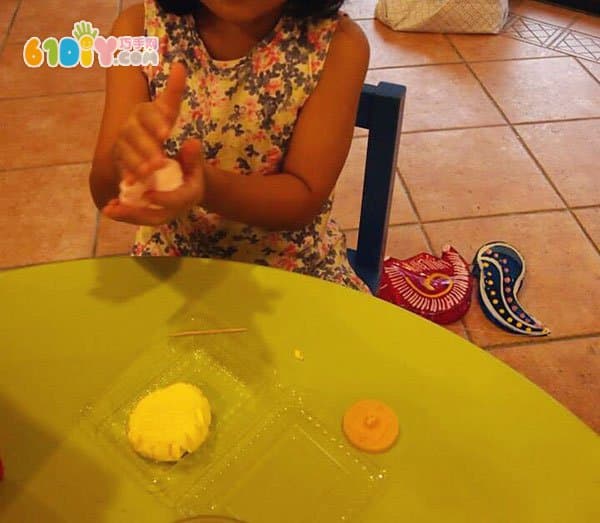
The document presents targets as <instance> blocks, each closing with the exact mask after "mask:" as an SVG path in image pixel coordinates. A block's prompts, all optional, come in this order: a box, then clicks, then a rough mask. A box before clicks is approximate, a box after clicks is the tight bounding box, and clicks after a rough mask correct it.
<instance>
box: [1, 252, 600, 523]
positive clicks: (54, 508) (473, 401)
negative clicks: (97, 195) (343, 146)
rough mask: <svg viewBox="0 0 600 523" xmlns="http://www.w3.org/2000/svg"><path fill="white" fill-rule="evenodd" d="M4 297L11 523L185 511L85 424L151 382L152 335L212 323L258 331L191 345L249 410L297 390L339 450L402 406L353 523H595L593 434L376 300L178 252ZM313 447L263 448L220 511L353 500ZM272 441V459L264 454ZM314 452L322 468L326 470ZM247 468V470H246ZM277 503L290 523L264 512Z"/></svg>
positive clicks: (294, 508)
mask: <svg viewBox="0 0 600 523" xmlns="http://www.w3.org/2000/svg"><path fill="white" fill-rule="evenodd" d="M0 296H2V308H3V314H2V315H1V319H0V339H1V340H2V348H1V350H0V420H1V422H0V457H1V458H2V460H3V461H4V465H5V478H4V480H3V481H2V482H1V483H0V520H2V521H44V522H50V521H144V522H150V521H157V522H158V521H174V520H175V519H177V518H178V517H179V516H181V512H180V511H178V510H177V506H173V505H171V504H168V503H164V500H163V499H162V498H161V497H160V496H157V495H156V493H154V492H153V491H152V490H151V489H148V488H145V487H144V485H143V484H142V483H141V482H140V481H138V480H137V479H136V478H135V477H133V476H132V475H131V474H130V473H129V469H128V468H127V467H124V466H123V461H122V460H120V459H113V457H112V456H113V454H112V453H111V449H109V448H108V447H107V446H106V445H104V444H101V443H100V439H101V437H100V436H97V437H95V436H94V434H93V433H92V432H91V431H89V430H88V428H86V419H87V418H86V416H87V413H88V411H89V410H90V409H91V410H92V411H94V409H95V408H96V407H95V406H96V405H97V404H99V403H98V402H101V400H102V398H104V397H107V395H109V394H115V392H114V387H113V385H114V384H115V383H126V382H127V381H123V376H129V377H131V376H133V377H136V379H137V378H139V379H142V378H143V377H145V376H143V374H144V371H143V369H144V367H143V365H141V366H140V364H139V362H140V361H143V359H144V357H145V354H146V348H150V347H154V349H153V350H161V349H160V347H159V348H158V349H156V347H157V340H158V345H160V341H161V340H163V341H164V343H165V344H167V343H168V340H173V338H168V335H169V334H171V333H173V332H178V331H181V330H186V329H190V328H192V329H201V328H209V327H245V328H247V329H248V332H247V333H241V334H220V335H214V336H202V337H198V338H194V340H193V343H195V344H196V346H197V345H198V344H199V345H200V346H202V347H203V348H204V349H206V350H208V351H210V350H212V349H211V347H215V348H214V350H215V351H218V350H221V351H222V352H221V356H222V357H223V358H224V359H223V360H222V361H221V365H222V366H223V367H227V366H230V367H232V368H229V369H228V370H227V369H226V370H227V372H228V373H229V375H231V376H230V377H231V379H234V378H235V380H236V383H238V384H241V385H240V386H244V387H246V386H248V389H247V391H250V392H249V396H248V397H250V396H251V395H252V394H254V393H257V391H259V390H262V391H263V394H264V395H265V396H266V397H268V396H269V395H277V392H275V391H276V390H278V389H277V387H279V386H281V384H283V386H284V388H285V391H286V392H285V394H288V392H289V391H291V396H294V395H296V396H298V397H300V400H301V401H303V402H304V403H303V404H304V405H306V406H307V409H308V410H310V412H311V413H313V415H314V416H315V417H316V418H318V419H319V420H321V421H322V423H323V427H327V430H324V433H325V434H326V436H323V437H324V438H325V439H324V440H323V441H325V440H327V441H329V440H331V441H333V442H335V444H337V443H340V445H339V447H340V448H342V446H343V445H344V444H345V442H344V441H343V440H344V438H343V435H342V431H341V419H342V416H343V413H344V411H345V409H346V408H347V407H349V406H350V405H351V404H353V403H354V402H355V401H357V400H360V399H363V398H374V399H378V400H381V401H384V402H385V403H387V404H388V405H390V406H391V407H392V408H393V409H394V410H395V412H396V413H397V415H398V418H399V422H400V436H399V439H398V441H397V443H396V445H395V446H394V447H393V448H392V449H391V450H390V451H389V452H387V453H384V454H380V455H364V456H361V455H360V453H359V452H358V451H356V452H357V454H358V455H359V457H358V460H356V459H355V460H354V462H356V463H359V461H360V463H365V464H367V465H368V467H364V466H363V468H362V470H363V471H364V470H367V468H369V467H371V468H369V470H377V471H381V472H382V474H381V478H380V479H381V480H380V481H379V480H378V481H377V485H376V489H377V490H376V491H374V494H373V495H372V496H371V497H370V498H369V499H368V502H365V505H364V506H363V508H362V509H361V511H359V512H357V513H356V514H355V515H354V516H353V517H352V518H348V519H347V520H348V521H362V522H377V523H383V522H396V521H410V522H411V523H417V522H425V521H427V522H442V521H443V522H444V523H451V522H471V521H477V522H479V521H485V522H487V523H490V522H511V523H517V522H524V523H525V522H526V523H533V522H543V523H549V522H566V521H572V522H578V523H584V522H590V523H591V522H595V521H600V503H599V502H598V500H599V499H600V444H599V439H598V437H597V435H596V434H595V433H594V432H593V431H592V430H590V429H589V428H588V427H587V426H586V425H584V424H583V423H582V422H581V421H580V420H578V419H577V418H576V417H575V416H574V415H572V414H571V413H570V412H568V411H567V410H566V409H565V408H563V407H562V406H561V405H559V404H558V403H557V402H556V401H554V400H553V399H552V398H551V397H550V396H548V395H547V394H545V393H544V392H542V391H541V390H540V389H539V388H537V387H536V386H535V385H533V384H532V383H530V382H529V381H527V380H526V379H525V378H523V377H522V376H521V375H519V374H517V373H516V372H514V371H513V370H511V369H510V368H508V367H507V366H505V365H504V364H502V363H500V362H499V361H497V360H496V359H494V358H493V357H492V356H490V355H489V354H487V353H486V352H485V351H483V350H481V349H479V348H477V347H475V346H473V345H471V344H469V343H468V342H467V341H465V340H463V339H462V338H460V337H458V336H456V335H454V334H452V333H450V332H448V331H447V330H445V329H443V328H441V327H438V326H436V325H434V324H432V323H429V322H427V321H425V320H422V319H421V318H419V317H416V316H414V315H412V314H409V313H408V312H405V311H403V310H402V309H400V308H398V307H395V306H393V305H390V304H388V303H385V302H383V301H380V300H377V299H375V298H372V297H370V296H367V295H363V294H361V293H358V292H355V291H351V290H348V289H345V288H342V287H340V286H336V285H333V284H330V283H326V282H322V281H319V280H317V279H314V278H309V277H305V276H300V275H296V274H292V273H288V272H285V271H281V270H274V269H269V268H264V267H259V266H251V265H245V264H238V263H232V262H219V261H211V260H198V259H176V258H173V259H166V258H150V259H147V258H142V259H134V258H104V259H93V260H82V261H74V262H65V263H57V264H49V265H41V266H35V267H29V268H22V269H15V270H10V271H5V272H2V273H0ZM200 338H201V339H200ZM182 342H183V339H182ZM186 343H192V340H190V339H187V341H186ZM219 347H220V349H219ZM204 349H203V350H204ZM178 350H184V351H185V350H187V349H185V348H183V349H178ZM215 353H216V352H215ZM170 357H179V356H178V355H177V354H175V353H173V352H170ZM236 358H237V359H236ZM153 361H156V360H153ZM236 362H237V363H236ZM236 365H237V367H236ZM233 367H235V368H233ZM148 368H149V367H148ZM186 368H187V367H186ZM188 370H190V369H189V368H188ZM128 373H129V374H128ZM236 373H237V374H238V375H237V376H233V374H236ZM232 383H233V382H232ZM269 383H273V384H275V383H277V384H278V385H277V386H273V388H269V387H271V385H266V384H269ZM263 385H264V387H263ZM236 386H237V385H236ZM261 387H262V388H261ZM281 390H282V391H283V390H284V389H283V388H282V389H281ZM111 391H112V392H111ZM228 392H229V391H228ZM282 394H283V392H282ZM244 410H245V408H244V407H243V406H242V409H241V410H240V411H238V412H240V415H242V414H243V413H244ZM248 412H249V410H248ZM217 416H218V412H217ZM313 428H314V427H313ZM299 430H300V429H299ZM319 430H321V429H319ZM218 436H219V433H218V431H215V437H216V440H217V441H218V440H219V438H218ZM282 437H283V436H282ZM311 437H312V436H311ZM311 437H308V436H307V438H308V439H307V441H308V440H309V439H311ZM292 440H293V441H294V442H296V443H297V438H296V437H295V436H293V437H292V438H291V440H290V441H292ZM313 443H314V442H312V440H311V443H310V445H308V444H307V445H308V446H306V448H305V449H304V450H302V451H301V452H300V453H301V454H302V455H301V456H295V457H294V456H289V461H287V460H288V457H286V456H285V453H286V452H288V454H291V450H292V449H293V448H294V446H293V444H292V443H289V448H288V447H285V448H286V449H288V450H284V451H281V452H280V454H279V455H278V459H280V461H281V460H284V463H283V464H282V463H277V462H276V460H274V458H273V460H271V461H272V462H273V465H269V463H271V461H269V459H270V458H269V459H267V458H266V457H264V456H262V455H261V454H259V453H258V450H252V449H251V450H250V451H249V452H250V454H252V453H253V452H256V453H257V454H256V455H254V456H251V457H252V459H251V460H249V458H247V460H246V461H247V463H252V467H255V465H254V464H257V465H256V467H258V466H259V464H262V465H261V466H262V467H263V468H264V469H265V470H262V471H258V469H257V470H256V471H254V472H252V473H250V472H248V473H247V474H250V475H249V476H248V478H250V479H252V477H257V478H260V479H259V480H257V481H251V480H244V481H245V483H244V484H243V486H241V487H239V488H237V490H236V492H237V493H238V494H236V495H237V496H241V498H243V500H242V502H240V503H238V502H237V501H236V499H234V498H235V496H233V495H231V496H229V498H227V496H226V495H225V493H224V491H223V492H222V494H223V496H224V497H223V496H222V498H223V499H225V498H227V499H229V501H228V502H227V503H225V504H224V505H223V506H224V507H237V509H236V510H237V513H236V514H234V513H232V512H234V511H233V510H230V511H229V514H228V515H230V516H240V519H241V518H242V517H248V515H250V517H254V518H255V519H254V521H252V520H249V521H250V523H269V521H270V518H271V517H273V519H272V520H273V521H279V522H282V521H284V520H285V521H286V523H292V522H296V521H314V522H317V521H319V518H318V517H317V516H316V515H315V516H314V517H313V516H310V514H311V513H313V512H314V511H315V510H316V512H314V514H317V513H320V512H319V511H318V510H317V509H319V510H320V509H321V508H323V507H324V506H325V505H326V504H327V499H329V498H327V499H325V498H323V496H324V495H327V496H331V499H334V498H335V496H342V497H341V498H340V499H343V494H344V492H341V493H340V492H333V491H331V492H329V491H328V492H325V493H324V492H321V491H320V490H319V489H320V486H319V485H320V482H321V480H323V481H325V480H326V479H327V478H328V477H329V476H328V475H329V474H330V472H331V474H332V475H331V478H333V477H337V476H335V475H336V474H342V475H343V474H344V473H346V472H347V473H348V476H347V479H348V481H351V482H352V481H354V483H352V488H355V489H358V490H357V492H359V490H360V485H359V483H360V481H362V480H361V479H360V478H358V476H353V475H352V474H354V472H353V470H351V467H350V468H344V467H345V464H344V463H343V462H342V461H336V459H337V458H335V459H334V457H331V462H328V464H326V465H323V468H322V470H321V469H320V468H319V470H314V469H313V468H311V464H313V461H311V460H312V459H313V458H311V457H310V452H312V451H313V450H311V449H313V446H312V445H313ZM294 444H295V443H294ZM277 445H278V443H273V444H269V445H263V452H265V450H264V449H266V448H269V452H271V451H272V449H273V448H275V447H276V446H277ZM286 445H288V444H287V443H286ZM315 445H316V446H315V447H314V448H317V447H318V448H319V450H318V452H317V451H315V452H317V454H318V456H317V457H316V458H314V463H315V464H319V467H320V466H321V461H322V459H325V458H323V456H325V455H327V456H328V458H327V459H329V457H330V456H329V454H328V453H327V451H326V450H323V448H321V446H320V444H319V443H318V442H317V443H315ZM309 446H310V449H309V450H306V449H308V447H309ZM249 448H250V447H249ZM252 448H254V447H252ZM113 450H114V449H113ZM305 451H306V452H308V453H306V454H305ZM321 451H323V452H321ZM273 452H274V451H273ZM315 455H316V454H315ZM347 455H348V456H350V453H348V454H347ZM269 456H271V454H269ZM352 456H355V454H352ZM271 457H272V456H271ZM342 457H343V456H342ZM132 459H133V458H132ZM348 459H349V458H348ZM305 462H306V463H308V466H303V463H305ZM349 463H350V461H349ZM271 466H273V467H277V470H276V471H275V469H273V472H274V474H270V472H271V471H270V469H269V467H271ZM252 467H249V466H248V465H244V466H243V467H239V468H238V475H240V477H241V476H244V477H246V475H247V474H246V471H247V469H249V468H252ZM286 467H287V468H286ZM330 469H331V471H330ZM252 470H254V468H253V469H252ZM357 470H358V469H357ZM252 474H255V476H252ZM261 474H262V475H261ZM282 475H283V476H285V478H282V477H281V476H282ZM273 476H275V477H273ZM340 477H341V476H340ZM344 477H345V476H344ZM248 478H246V479H248ZM357 478H358V479H357ZM371 479H372V478H371ZM240 481H241V480H240ZM286 481H287V482H288V483H289V484H288V483H285V482H286ZM294 481H297V482H296V483H294ZM265 482H266V483H265ZM232 488H233V486H232ZM192 490H193V489H192ZM234 490H235V489H234ZM341 490H343V489H341ZM305 492H306V496H309V497H308V498H306V499H305V497H304V496H305ZM227 495H229V494H227ZM274 498H278V499H279V500H280V505H281V506H284V507H288V508H289V512H288V514H289V516H288V517H285V516H283V518H284V519H281V518H282V516H281V515H279V516H271V514H272V511H271V512H269V510H271V509H268V510H267V509H266V508H264V507H266V506H271V505H272V504H273V503H274V501H273V499H274ZM336 499H337V498H336ZM315 500H317V501H315ZM236 503H237V505H236ZM310 504H313V505H314V506H312V507H311V506H308V505H310ZM240 507H241V508H240ZM319 507H320V508H319ZM273 510H275V509H273ZM332 510H333V509H332ZM252 514H254V516H252ZM257 514H262V516H258V515H257ZM225 515H226V514H225ZM261 518H262V519H261ZM277 518H280V519H277Z"/></svg>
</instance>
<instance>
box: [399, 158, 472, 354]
mask: <svg viewBox="0 0 600 523" xmlns="http://www.w3.org/2000/svg"><path fill="white" fill-rule="evenodd" d="M396 176H397V177H398V181H399V182H400V183H401V184H402V188H403V189H404V192H405V194H406V197H407V198H408V201H409V203H410V206H411V207H412V210H413V212H414V214H415V216H416V217H417V220H418V222H417V224H418V226H419V229H420V230H421V234H422V235H423V237H424V238H425V243H426V244H427V247H428V249H429V252H431V253H432V254H433V255H434V256H435V249H434V248H433V242H432V241H431V237H430V236H429V233H428V232H427V229H426V228H425V223H424V222H423V220H422V218H421V215H420V213H419V210H418V208H417V205H416V203H415V201H414V199H413V197H412V194H411V193H410V191H409V189H408V185H407V183H406V180H405V179H404V178H403V176H402V173H401V172H400V168H399V167H398V166H396ZM459 321H460V324H461V325H462V327H463V331H464V333H465V335H466V337H467V340H468V341H469V342H471V343H473V338H472V337H471V333H470V332H469V330H468V329H467V325H466V324H465V321H464V318H461V319H460V320H459Z"/></svg>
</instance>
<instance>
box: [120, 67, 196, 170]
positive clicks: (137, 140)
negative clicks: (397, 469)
mask: <svg viewBox="0 0 600 523" xmlns="http://www.w3.org/2000/svg"><path fill="white" fill-rule="evenodd" d="M186 76H187V73H186V68H185V65H183V64H181V63H176V64H173V66H172V67H171V74H170V76H169V80H168V82H167V86H166V88H165V90H164V91H163V93H162V94H161V95H160V96H159V97H158V98H157V99H156V100H154V101H152V102H145V103H141V104H138V105H137V106H136V107H135V109H134V110H133V113H132V114H131V116H130V117H129V118H128V119H127V121H126V122H125V125H124V126H123V128H122V129H121V132H120V133H119V137H118V138H117V141H116V142H115V145H114V148H113V155H114V159H115V162H116V163H117V166H118V167H119V170H120V172H121V176H127V177H130V178H133V180H135V179H139V178H144V177H145V176H148V175H149V174H150V173H151V172H153V171H155V170H156V169H159V168H160V167H162V166H163V165H164V160H165V156H164V153H163V142H164V141H165V140H166V139H167V138H168V136H169V134H170V133H171V129H172V128H173V125H175V122H176V121H177V117H178V115H179V108H180V106H181V100H182V97H183V91H184V89H185V80H186ZM133 180H131V181H133Z"/></svg>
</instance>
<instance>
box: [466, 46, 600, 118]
mask: <svg viewBox="0 0 600 523" xmlns="http://www.w3.org/2000/svg"><path fill="white" fill-rule="evenodd" d="M472 67H473V70H474V71H475V73H476V74H477V76H478V77H479V78H480V79H481V81H482V82H483V84H484V85H485V86H486V88H487V89H488V90H489V91H490V93H491V95H492V97H493V98H494V99H495V100H496V102H497V103H498V104H499V105H500V107H501V109H502V110H503V111H504V112H505V114H506V115H507V117H508V118H509V120H510V121H511V122H513V123H520V122H539V121H546V120H564V119H567V118H586V117H594V116H600V85H599V84H598V83H597V82H595V81H594V80H593V79H592V78H590V76H589V74H587V73H586V72H585V71H584V70H582V68H581V66H580V65H579V64H578V63H577V61H576V60H575V59H574V58H571V57H566V58H544V59H539V60H535V59H533V60H516V61H506V62H484V63H475V64H472ZM557 79H560V82H558V81H557Z"/></svg>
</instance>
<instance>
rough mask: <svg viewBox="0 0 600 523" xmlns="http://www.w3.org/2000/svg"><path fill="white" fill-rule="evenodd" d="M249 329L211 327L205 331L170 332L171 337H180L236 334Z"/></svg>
mask: <svg viewBox="0 0 600 523" xmlns="http://www.w3.org/2000/svg"><path fill="white" fill-rule="evenodd" d="M247 330H248V329H244V328H238V329H210V330H203V331H185V332H176V333H174V334H169V336H170V337H171V338H179V337H182V336H204V335H207V334H234V333H236V332H246V331H247Z"/></svg>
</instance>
